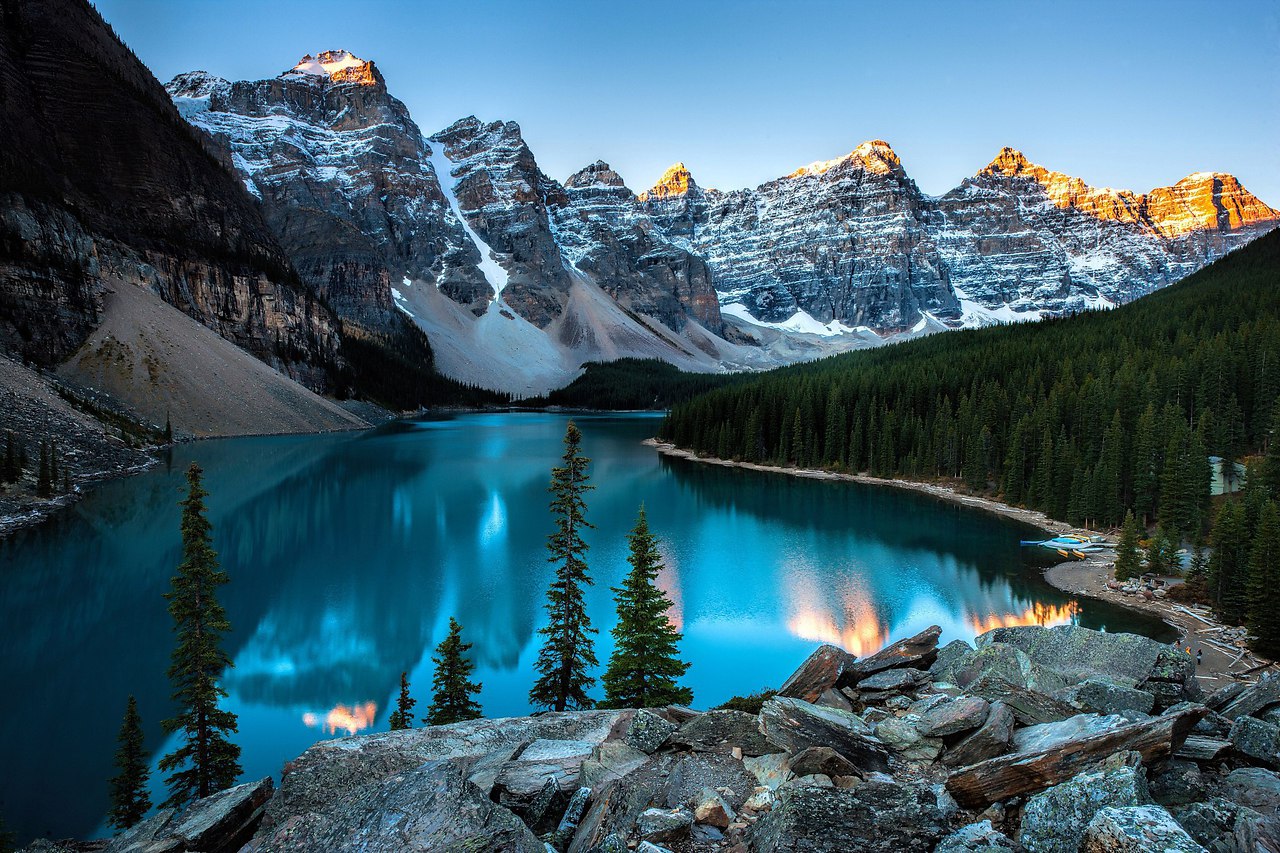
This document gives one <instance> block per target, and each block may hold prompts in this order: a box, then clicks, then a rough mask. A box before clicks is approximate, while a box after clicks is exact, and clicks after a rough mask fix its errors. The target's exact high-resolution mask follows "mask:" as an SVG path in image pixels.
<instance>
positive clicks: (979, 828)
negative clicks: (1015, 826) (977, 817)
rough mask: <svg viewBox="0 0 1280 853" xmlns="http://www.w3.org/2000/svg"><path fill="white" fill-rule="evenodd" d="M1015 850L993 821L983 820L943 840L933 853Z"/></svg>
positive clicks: (961, 828)
mask: <svg viewBox="0 0 1280 853" xmlns="http://www.w3.org/2000/svg"><path fill="white" fill-rule="evenodd" d="M1015 849H1017V848H1016V847H1014V844H1013V842H1012V841H1010V840H1009V836H1007V835H1005V834H1004V833H1003V832H1000V831H999V830H997V829H996V828H995V827H993V826H992V825H991V821H989V820H981V821H978V822H977V823H971V824H969V825H968V826H962V827H960V828H959V829H957V830H956V831H955V832H953V833H951V834H950V835H948V836H947V837H946V838H944V839H942V841H941V842H939V844H938V846H937V847H935V848H934V850H933V853H1004V851H1006V850H1015Z"/></svg>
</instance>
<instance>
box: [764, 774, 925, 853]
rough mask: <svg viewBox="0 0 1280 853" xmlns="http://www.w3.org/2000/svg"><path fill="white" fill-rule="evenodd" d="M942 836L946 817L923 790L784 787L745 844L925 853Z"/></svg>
mask: <svg viewBox="0 0 1280 853" xmlns="http://www.w3.org/2000/svg"><path fill="white" fill-rule="evenodd" d="M945 832H946V813H945V811H944V809H943V808H942V807H941V806H940V805H939V803H938V798H937V794H936V793H935V792H934V791H933V790H931V789H930V788H928V787H927V786H924V785H897V784H894V783H891V782H865V783H863V784H861V785H858V786H857V787H854V788H847V789H845V788H829V787H811V786H794V785H787V786H785V787H783V788H782V789H781V791H780V792H779V797H778V801H777V802H776V803H774V805H773V808H772V809H770V811H769V812H768V814H767V815H766V816H765V817H763V818H761V819H760V820H759V821H758V822H757V823H756V824H755V825H754V826H753V827H752V828H751V830H750V831H749V834H748V845H749V847H750V849H751V850H752V851H753V853H846V851H850V850H857V851H859V853H928V851H930V850H932V849H933V848H934V845H936V844H937V843H938V841H939V840H940V839H941V838H942V836H943V834H944V833H945Z"/></svg>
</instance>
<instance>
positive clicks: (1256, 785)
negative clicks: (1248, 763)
mask: <svg viewBox="0 0 1280 853" xmlns="http://www.w3.org/2000/svg"><path fill="white" fill-rule="evenodd" d="M1222 796H1224V797H1226V798H1227V799H1228V800H1231V801H1232V802H1233V803H1238V804H1240V805H1242V806H1248V807H1249V808H1251V809H1253V810H1254V811H1256V812H1259V813H1260V814H1264V815H1267V816H1268V817H1274V818H1280V776H1277V775H1276V774H1275V773H1273V772H1272V771H1270V770H1265V769H1263V768H1261V767H1241V768H1240V769H1238V770H1232V771H1231V772H1230V773H1228V774H1227V781H1226V783H1225V784H1223V786H1222Z"/></svg>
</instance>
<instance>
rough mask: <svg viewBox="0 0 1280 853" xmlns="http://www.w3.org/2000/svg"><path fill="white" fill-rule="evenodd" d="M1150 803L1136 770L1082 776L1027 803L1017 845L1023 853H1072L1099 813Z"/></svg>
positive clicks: (1115, 769) (1123, 768) (1143, 779)
mask: <svg viewBox="0 0 1280 853" xmlns="http://www.w3.org/2000/svg"><path fill="white" fill-rule="evenodd" d="M1150 802H1151V796H1150V793H1149V792H1148V790H1147V780H1146V775H1145V773H1144V772H1143V770H1142V768H1140V767H1138V768H1134V767H1128V766H1121V767H1114V766H1113V767H1108V768H1105V769H1103V770H1100V771H1098V772H1096V773H1082V774H1080V775H1079V776H1076V777H1075V778H1073V779H1070V780H1068V781H1066V782H1063V783H1061V784H1059V785H1054V786H1053V787H1052V788H1049V789H1048V790H1046V791H1042V792H1040V793H1039V794H1036V795H1035V796H1033V797H1031V798H1030V799H1029V800H1027V805H1026V808H1024V809H1023V812H1022V829H1021V831H1020V832H1019V834H1018V842H1019V843H1020V844H1021V845H1022V846H1023V847H1024V848H1026V850H1027V853H1076V848H1077V847H1079V845H1080V838H1081V836H1082V835H1083V834H1084V830H1085V828H1086V827H1087V826H1088V825H1089V822H1090V821H1092V820H1093V818H1094V816H1095V815H1097V813H1098V812H1099V811H1101V810H1102V809H1104V808H1123V807H1126V806H1141V805H1147V804H1149V803H1150Z"/></svg>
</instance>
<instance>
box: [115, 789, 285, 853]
mask: <svg viewBox="0 0 1280 853" xmlns="http://www.w3.org/2000/svg"><path fill="white" fill-rule="evenodd" d="M273 787H274V786H273V785H272V782H271V777H270V776H268V777H266V778H265V779H259V780H258V781H257V782H246V783H244V784H243V785H236V786H234V787H232V788H227V789H226V790H225V791H219V792H218V793H216V794H213V795H211V796H208V797H205V798H204V799H201V800H196V801H195V802H194V803H192V804H191V805H190V806H188V807H187V809H186V811H184V812H182V814H180V815H177V816H175V814H174V810H173V809H164V810H162V811H161V812H160V813H158V814H156V815H154V816H153V817H152V818H150V819H149V820H146V821H143V822H142V823H140V824H138V825H137V826H135V827H133V829H130V830H126V831H125V832H122V833H121V834H120V835H118V836H116V837H115V838H113V839H111V841H110V842H109V843H108V844H107V846H106V848H105V850H109V851H111V853H150V851H155V853H161V851H181V850H201V851H210V853H223V851H235V850H239V849H240V848H241V847H242V846H244V845H245V844H246V843H247V842H248V841H249V839H250V838H252V837H253V833H254V830H256V829H257V828H258V823H259V822H260V821H261V820H262V815H263V812H264V808H265V806H266V804H267V801H268V800H270V799H271V793H272V789H273Z"/></svg>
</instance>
